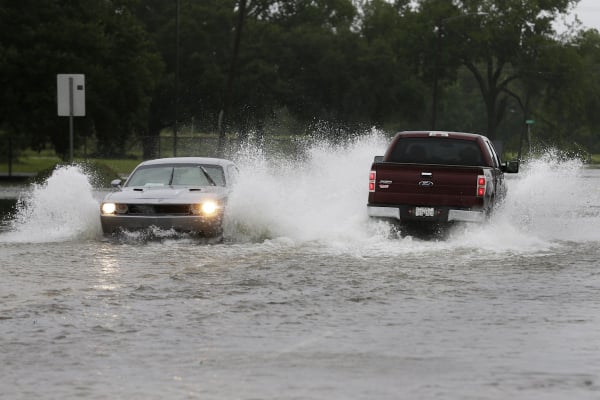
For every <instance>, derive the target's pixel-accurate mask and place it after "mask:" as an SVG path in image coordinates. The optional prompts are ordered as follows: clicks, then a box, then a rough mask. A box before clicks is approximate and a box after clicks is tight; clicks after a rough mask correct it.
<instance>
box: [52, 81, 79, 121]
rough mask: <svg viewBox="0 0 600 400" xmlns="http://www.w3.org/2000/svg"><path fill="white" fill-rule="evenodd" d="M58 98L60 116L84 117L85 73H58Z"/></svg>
mask: <svg viewBox="0 0 600 400" xmlns="http://www.w3.org/2000/svg"><path fill="white" fill-rule="evenodd" d="M56 99H57V103H58V116H59V117H84V116H85V75H83V74H58V75H56Z"/></svg>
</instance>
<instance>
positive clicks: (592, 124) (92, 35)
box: [0, 0, 600, 157]
mask: <svg viewBox="0 0 600 400" xmlns="http://www.w3.org/2000/svg"><path fill="white" fill-rule="evenodd" d="M577 3H578V0H545V1H539V0H502V1H499V0H419V1H410V0H362V1H357V0H103V1H97V0H47V1H43V2H39V1H36V0H20V1H18V2H15V1H11V0H0V4H1V5H0V32H1V35H0V79H1V81H2V82H1V83H2V90H1V91H0V138H2V139H1V143H0V146H6V143H7V141H8V139H10V141H11V142H12V144H13V146H16V147H17V148H27V147H30V148H33V149H38V150H39V149H41V148H44V147H47V146H51V147H53V148H54V149H55V150H56V151H57V152H58V153H59V154H62V155H65V154H66V152H67V149H68V145H69V144H68V135H66V134H65V132H66V131H67V128H66V126H67V125H66V124H67V121H66V119H65V118H59V117H57V115H56V108H57V107H56V74H59V73H82V74H85V77H86V116H85V117H84V118H77V119H76V128H77V133H78V134H77V137H76V139H77V140H78V141H81V140H83V139H82V138H86V140H89V139H92V140H94V141H95V143H96V146H95V147H96V150H95V151H96V152H97V153H98V154H97V155H99V156H103V155H104V156H109V155H110V156H115V155H123V154H125V152H126V146H127V143H128V142H130V141H131V140H134V139H139V138H152V137H158V136H159V135H160V134H161V132H164V131H165V130H168V131H170V132H171V134H174V135H177V133H178V132H179V133H180V132H181V130H182V129H183V127H189V126H191V125H193V127H194V129H196V130H198V131H202V132H219V135H221V137H222V136H223V135H225V134H226V133H229V134H235V135H237V136H238V137H240V138H244V137H245V136H247V135H248V134H249V132H256V133H258V134H261V135H262V134H268V133H269V132H282V133H285V134H290V135H294V134H304V133H306V132H309V131H310V130H311V129H314V127H315V126H317V125H318V124H323V123H326V124H327V125H328V126H332V127H336V129H332V132H331V133H330V134H331V135H340V134H342V135H343V134H345V133H349V132H354V131H356V130H361V129H364V128H366V127H372V126H375V127H378V128H380V129H383V130H386V131H396V130H404V129H440V130H454V131H466V132H478V133H483V134H486V135H487V136H488V137H490V138H491V139H493V140H502V141H504V142H505V143H506V144H507V145H508V146H510V147H512V148H516V146H517V145H518V143H520V141H521V140H522V138H523V133H524V132H526V129H527V128H529V129H530V130H531V128H532V127H533V130H534V132H535V135H536V138H538V139H539V140H541V141H543V142H545V143H551V144H554V145H558V146H562V147H571V148H573V147H578V148H581V149H584V150H586V151H590V152H598V151H600V140H599V138H600V136H599V135H600V113H599V112H597V110H598V109H599V107H600V34H599V33H598V31H596V30H594V29H591V30H590V29H581V28H579V27H578V26H577V25H574V26H566V27H564V28H562V29H561V31H560V32H557V30H556V26H557V23H558V22H559V21H561V19H562V18H563V17H564V16H566V15H567V14H568V13H569V12H570V11H572V9H573V7H574V6H575V5H576V4H577ZM534 121H535V122H534ZM526 122H528V123H529V124H530V125H529V127H527V124H526ZM531 124H533V125H531ZM340 132H341V133H340ZM180 134H181V133H180ZM526 138H527V136H526ZM152 151H153V150H152V149H151V148H147V149H146V151H145V153H146V154H144V156H145V157H151V156H153V154H152ZM3 153H4V152H3Z"/></svg>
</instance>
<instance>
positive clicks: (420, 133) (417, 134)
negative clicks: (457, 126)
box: [396, 131, 485, 140]
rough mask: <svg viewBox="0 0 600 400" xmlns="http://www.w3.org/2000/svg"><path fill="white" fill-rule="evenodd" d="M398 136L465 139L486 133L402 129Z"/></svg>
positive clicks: (475, 137) (475, 138) (473, 138)
mask: <svg viewBox="0 0 600 400" xmlns="http://www.w3.org/2000/svg"><path fill="white" fill-rule="evenodd" d="M397 136H403V137H427V136H435V137H449V138H454V139H463V140H477V138H480V137H485V136H484V135H478V134H476V133H465V132H448V131H402V132H398V133H396V137H397Z"/></svg>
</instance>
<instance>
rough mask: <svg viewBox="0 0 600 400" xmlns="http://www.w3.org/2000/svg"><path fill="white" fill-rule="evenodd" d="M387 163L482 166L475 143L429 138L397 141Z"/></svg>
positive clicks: (477, 146)
mask: <svg viewBox="0 0 600 400" xmlns="http://www.w3.org/2000/svg"><path fill="white" fill-rule="evenodd" d="M389 161H391V162H401V163H418V164H452V165H472V166H479V165H482V157H481V149H480V148H479V145H478V144H477V142H475V141H472V140H460V139H448V138H430V137H428V138H404V139H400V140H398V142H397V143H396V147H395V148H394V150H393V151H392V154H391V157H390V160H389Z"/></svg>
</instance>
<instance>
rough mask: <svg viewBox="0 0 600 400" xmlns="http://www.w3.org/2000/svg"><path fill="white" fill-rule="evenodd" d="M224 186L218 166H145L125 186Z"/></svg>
mask: <svg viewBox="0 0 600 400" xmlns="http://www.w3.org/2000/svg"><path fill="white" fill-rule="evenodd" d="M214 185H217V186H225V175H224V174H223V168H221V166H219V165H201V164H161V165H145V166H142V167H140V168H138V169H137V170H135V172H134V173H133V175H131V177H129V179H128V180H127V183H126V184H125V186H129V187H131V186H146V187H152V186H214Z"/></svg>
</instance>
